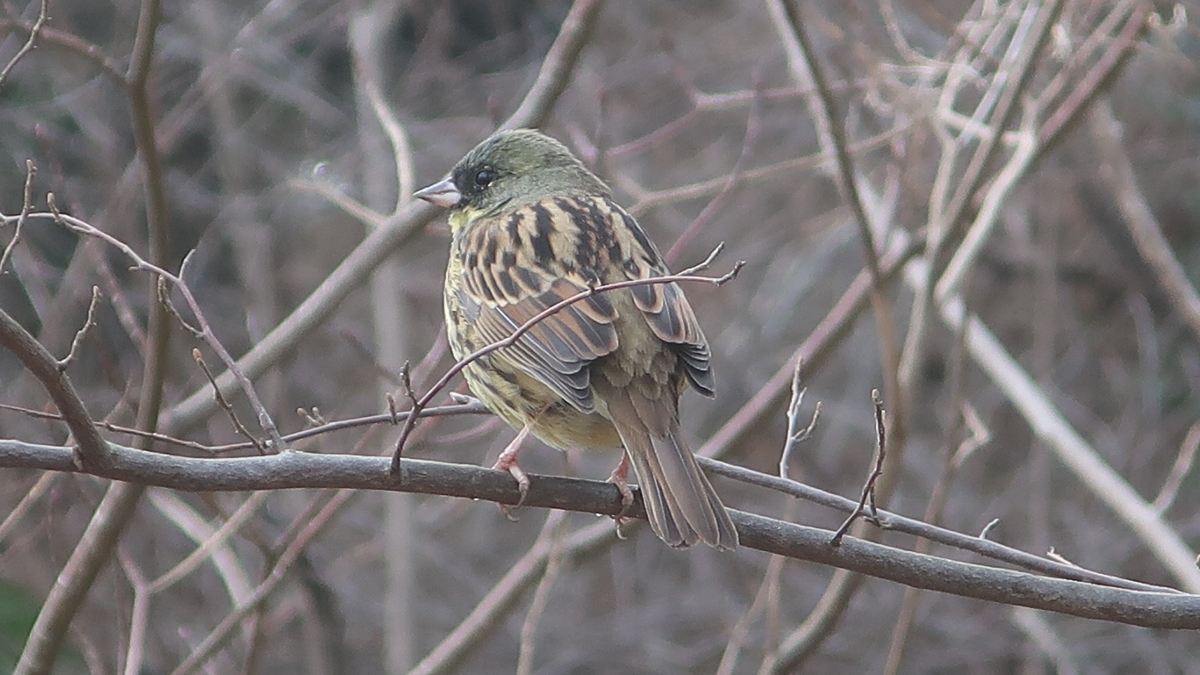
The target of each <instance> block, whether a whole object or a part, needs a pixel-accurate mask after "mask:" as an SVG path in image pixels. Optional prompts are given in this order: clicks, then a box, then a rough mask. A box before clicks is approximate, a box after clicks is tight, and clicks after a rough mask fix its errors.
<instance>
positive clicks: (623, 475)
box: [608, 453, 633, 526]
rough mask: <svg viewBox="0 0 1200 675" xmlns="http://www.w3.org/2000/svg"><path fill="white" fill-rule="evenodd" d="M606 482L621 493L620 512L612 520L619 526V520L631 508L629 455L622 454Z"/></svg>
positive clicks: (631, 493) (631, 492) (631, 491)
mask: <svg viewBox="0 0 1200 675" xmlns="http://www.w3.org/2000/svg"><path fill="white" fill-rule="evenodd" d="M608 482H610V483H612V484H613V485H615V486H617V490H619V491H620V492H621V512H620V513H618V514H617V515H616V516H615V517H614V518H613V519H614V520H616V521H617V525H618V526H620V524H621V520H622V519H624V518H625V514H626V513H628V512H629V509H630V508H631V507H632V506H633V490H630V489H629V455H628V454H625V453H622V454H621V462H620V463H619V464H617V466H616V468H615V469H613V470H612V473H611V474H609V476H608Z"/></svg>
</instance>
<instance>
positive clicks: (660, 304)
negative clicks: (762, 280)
mask: <svg viewBox="0 0 1200 675" xmlns="http://www.w3.org/2000/svg"><path fill="white" fill-rule="evenodd" d="M605 201H606V202H607V204H606V207H607V209H608V210H609V211H610V212H611V213H612V218H613V220H614V228H613V229H614V231H616V232H620V233H623V234H624V235H625V236H626V237H628V238H629V241H627V242H622V248H623V249H625V250H626V251H627V254H626V256H625V262H624V264H623V265H622V267H623V269H624V271H625V276H626V277H627V278H629V279H648V278H651V277H661V276H667V275H668V274H670V272H669V271H668V270H667V266H666V263H664V262H663V260H662V256H660V255H659V253H658V249H657V248H655V246H654V244H653V242H651V241H650V238H649V237H647V236H646V233H645V231H644V230H642V227H641V225H638V223H637V221H636V220H634V218H633V216H631V215H629V214H628V213H626V212H625V210H624V209H622V208H621V207H619V206H617V205H616V204H613V203H612V202H610V201H608V200H605ZM617 223H622V224H623V227H622V226H621V225H618V224H617ZM630 290H631V291H632V292H633V300H634V303H635V304H636V305H637V308H638V309H640V310H642V313H643V314H644V315H645V316H646V321H647V323H649V324H650V328H651V330H653V331H654V334H655V335H657V336H658V338H659V339H660V340H662V341H663V342H666V343H667V344H668V345H670V346H671V348H672V349H673V350H674V351H675V353H676V354H677V355H678V356H679V358H680V361H682V363H683V365H684V368H685V371H686V372H687V376H688V379H689V380H691V382H692V385H693V386H695V387H696V390H697V391H699V392H700V393H701V394H704V395H705V396H709V397H711V396H713V395H714V394H715V390H714V389H713V384H714V383H713V372H712V366H711V364H710V359H711V357H712V354H711V352H710V351H709V347H708V340H707V339H705V337H704V332H703V331H702V330H701V329H700V322H699V321H697V320H696V314H695V312H693V311H692V306H691V305H690V304H689V303H688V301H687V297H685V296H684V295H683V290H682V289H681V288H679V284H677V283H674V282H672V283H669V284H646V285H642V286H634V287H633V288H632V289H630Z"/></svg>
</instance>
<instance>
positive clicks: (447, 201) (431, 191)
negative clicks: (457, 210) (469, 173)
mask: <svg viewBox="0 0 1200 675" xmlns="http://www.w3.org/2000/svg"><path fill="white" fill-rule="evenodd" d="M413 196H414V197H419V198H421V199H424V200H425V201H427V202H429V203H430V204H433V205H435V206H440V207H442V208H446V209H449V208H452V207H454V206H457V205H458V200H460V199H462V193H461V192H459V191H458V188H457V187H455V186H454V180H453V179H450V178H447V179H446V180H444V181H442V182H440V183H434V184H433V185H430V186H429V187H427V188H423V189H421V190H417V191H416V192H414V193H413Z"/></svg>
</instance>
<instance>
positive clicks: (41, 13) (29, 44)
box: [0, 0, 50, 268]
mask: <svg viewBox="0 0 1200 675" xmlns="http://www.w3.org/2000/svg"><path fill="white" fill-rule="evenodd" d="M49 4H50V2H49V0H42V6H41V9H39V10H38V17H37V20H36V21H34V22H33V26H32V27H31V28H30V29H29V39H28V40H26V41H25V44H23V45H21V48H20V49H18V50H17V53H16V55H15V56H13V57H12V59H10V60H9V62H8V64H7V65H5V66H4V69H3V70H0V88H3V87H4V81H5V80H7V79H8V75H9V73H11V72H12V69H13V68H16V67H17V63H18V62H19V61H20V60H21V59H23V58H25V55H26V54H28V53H29V52H31V51H33V43H34V42H37V39H38V36H39V34H40V33H41V31H42V26H43V25H44V24H45V23H46V14H47V9H48V7H49ZM3 267H4V266H3V265H0V268H3Z"/></svg>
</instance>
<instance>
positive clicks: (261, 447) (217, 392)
mask: <svg viewBox="0 0 1200 675" xmlns="http://www.w3.org/2000/svg"><path fill="white" fill-rule="evenodd" d="M192 358H193V359H195V360H196V365H198V366H200V370H202V371H204V377H207V378H208V383H209V384H211V385H212V388H213V396H215V397H216V398H217V405H219V406H221V409H222V410H224V411H225V414H226V415H228V416H229V420H230V421H231V422H233V428H234V429H235V430H236V431H237V432H238V434H240V435H242V436H245V437H246V438H248V439H250V443H251V444H252V445H253V446H254V449H255V450H258V454H260V455H265V454H267V446H266V445H265V444H263V442H262V441H260V440H258V439H257V438H255V437H254V434H252V433H250V430H249V429H247V428H246V425H244V424H242V421H241V420H240V419H238V416H237V412H236V411H234V409H233V406H232V405H230V404H229V401H226V400H225V397H224V396H223V395H222V394H221V389H220V388H219V387H217V379H216V378H215V377H214V376H213V373H212V371H211V370H209V368H208V364H207V363H205V362H204V355H203V354H201V353H200V350H199V349H193V350H192Z"/></svg>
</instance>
